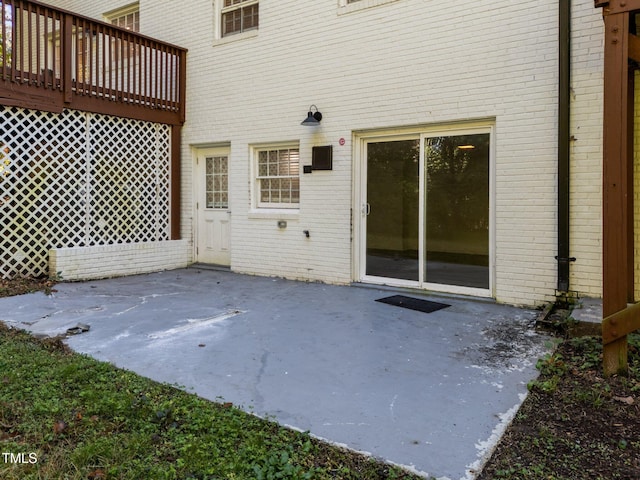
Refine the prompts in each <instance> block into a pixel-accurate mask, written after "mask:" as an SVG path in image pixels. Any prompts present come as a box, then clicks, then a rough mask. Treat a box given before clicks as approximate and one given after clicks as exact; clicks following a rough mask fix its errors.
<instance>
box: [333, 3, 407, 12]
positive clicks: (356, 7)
mask: <svg viewBox="0 0 640 480" xmlns="http://www.w3.org/2000/svg"><path fill="white" fill-rule="evenodd" d="M397 1H398V0H338V14H342V13H350V12H357V11H360V10H365V9H367V8H370V7H377V6H379V5H385V4H387V3H393V2H397Z"/></svg>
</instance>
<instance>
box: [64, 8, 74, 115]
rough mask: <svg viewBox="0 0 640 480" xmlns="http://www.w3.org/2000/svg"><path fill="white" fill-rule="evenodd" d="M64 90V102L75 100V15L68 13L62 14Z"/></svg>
mask: <svg viewBox="0 0 640 480" xmlns="http://www.w3.org/2000/svg"><path fill="white" fill-rule="evenodd" d="M61 24H62V39H61V42H62V91H63V92H64V102H65V103H71V102H72V100H73V84H72V82H73V80H72V78H73V77H72V73H71V69H72V67H73V60H72V57H71V55H72V49H71V38H72V33H73V17H72V16H71V15H69V14H67V13H64V14H63V15H62V22H61Z"/></svg>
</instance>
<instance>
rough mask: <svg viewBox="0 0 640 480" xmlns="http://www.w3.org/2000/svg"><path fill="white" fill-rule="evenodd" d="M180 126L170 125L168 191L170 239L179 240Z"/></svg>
mask: <svg viewBox="0 0 640 480" xmlns="http://www.w3.org/2000/svg"><path fill="white" fill-rule="evenodd" d="M181 135H182V127H181V126H180V125H173V126H172V127H171V193H170V200H169V205H170V213H169V215H170V217H169V218H170V220H169V223H170V224H171V240H180V223H181V221H180V212H181V210H180V207H181V205H180V197H181V174H180V166H181V164H182V161H181V159H182V152H181V146H182V140H181Z"/></svg>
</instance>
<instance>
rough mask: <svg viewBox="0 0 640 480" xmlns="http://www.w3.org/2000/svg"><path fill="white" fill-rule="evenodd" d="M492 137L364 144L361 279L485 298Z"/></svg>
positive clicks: (421, 137)
mask: <svg viewBox="0 0 640 480" xmlns="http://www.w3.org/2000/svg"><path fill="white" fill-rule="evenodd" d="M490 143H491V132H490V130H489V129H488V128H485V129H483V130H478V131H465V132H460V133H456V132H452V133H448V132H444V133H441V132H438V134H437V135H436V134H428V133H422V134H420V133H417V134H415V135H413V136H409V137H404V138H389V139H377V138H375V137H373V138H371V139H368V140H366V141H365V142H364V157H365V161H364V167H363V168H364V171H365V175H364V176H365V180H366V181H365V183H364V184H363V187H364V190H365V194H364V199H365V201H364V202H363V218H364V221H363V223H364V225H363V228H364V235H363V239H364V244H365V247H364V255H363V256H362V257H361V258H362V260H361V261H363V262H364V267H363V270H362V271H363V273H364V279H365V280H367V281H373V282H378V283H387V284H398V285H406V286H416V287H422V288H428V289H436V290H447V291H465V289H467V290H470V289H473V290H474V291H475V293H478V291H479V290H483V291H487V292H488V291H489V290H490V288H491V280H490V279H491V271H490V256H491V255H490V180H489V179H490V176H489V171H490V157H491V154H490V152H491V145H490Z"/></svg>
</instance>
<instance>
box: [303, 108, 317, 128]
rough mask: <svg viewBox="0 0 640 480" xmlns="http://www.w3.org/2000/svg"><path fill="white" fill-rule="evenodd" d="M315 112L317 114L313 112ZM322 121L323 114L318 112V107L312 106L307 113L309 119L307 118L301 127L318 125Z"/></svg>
mask: <svg viewBox="0 0 640 480" xmlns="http://www.w3.org/2000/svg"><path fill="white" fill-rule="evenodd" d="M313 110H315V112H314V111H313ZM320 120H322V114H321V113H320V112H319V111H318V107H316V106H315V105H311V106H310V107H309V111H308V112H307V118H305V119H304V120H303V121H302V123H301V124H300V125H307V126H313V125H318V124H319V123H320Z"/></svg>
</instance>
